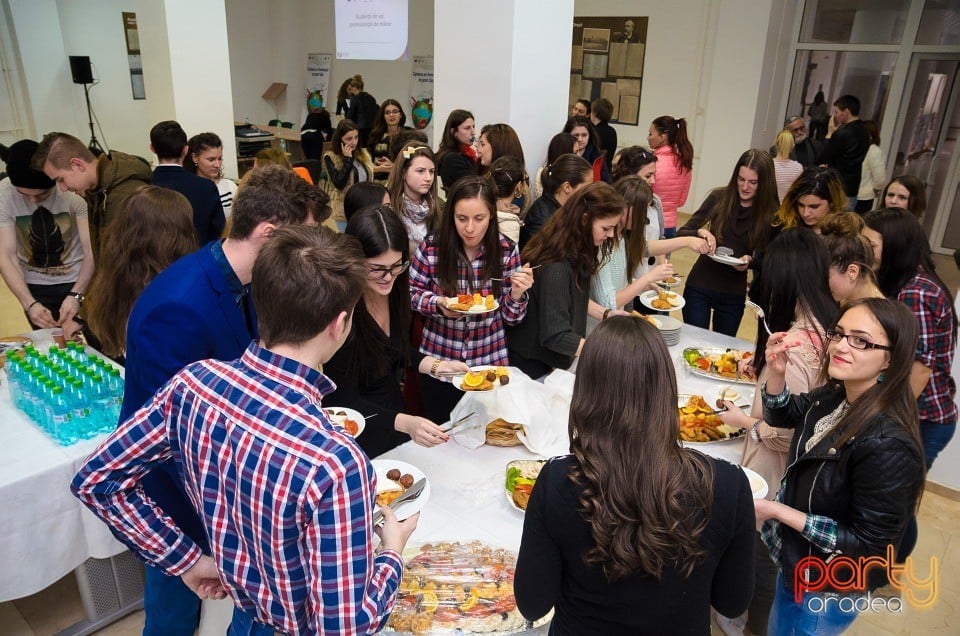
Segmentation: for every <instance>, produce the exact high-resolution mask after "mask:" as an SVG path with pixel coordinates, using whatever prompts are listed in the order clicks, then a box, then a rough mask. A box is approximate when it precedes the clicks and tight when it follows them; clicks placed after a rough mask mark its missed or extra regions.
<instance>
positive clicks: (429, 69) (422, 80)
mask: <svg viewBox="0 0 960 636" xmlns="http://www.w3.org/2000/svg"><path fill="white" fill-rule="evenodd" d="M407 109H408V110H409V111H410V119H409V120H408V122H407V124H408V125H410V126H412V127H413V128H416V129H417V130H422V131H424V132H425V133H426V134H427V139H429V140H430V146H431V147H433V126H431V125H430V124H431V123H432V122H433V56H432V55H418V56H414V58H413V67H412V70H411V74H410V103H409V104H407Z"/></svg>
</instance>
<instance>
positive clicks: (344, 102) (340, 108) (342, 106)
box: [337, 77, 353, 117]
mask: <svg viewBox="0 0 960 636" xmlns="http://www.w3.org/2000/svg"><path fill="white" fill-rule="evenodd" d="M351 80H353V78H352V77H348V78H347V79H345V80H343V84H341V85H340V88H339V89H338V90H337V117H346V116H347V113H348V112H350V93H349V92H348V91H347V89H348V88H349V87H350V81H351Z"/></svg>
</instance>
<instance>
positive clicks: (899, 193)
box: [880, 174, 927, 219]
mask: <svg viewBox="0 0 960 636" xmlns="http://www.w3.org/2000/svg"><path fill="white" fill-rule="evenodd" d="M880 203H881V204H882V205H883V206H884V207H886V208H903V209H904V210H907V211H908V212H910V214H912V215H913V216H915V217H917V218H918V219H920V218H922V217H923V213H924V212H926V210H927V188H926V186H924V185H923V181H921V180H920V179H919V178H918V177H915V176H913V175H912V174H902V175H900V176H897V177H894V178H893V179H891V180H890V183H888V184H887V187H886V188H884V189H883V194H882V195H881V197H880Z"/></svg>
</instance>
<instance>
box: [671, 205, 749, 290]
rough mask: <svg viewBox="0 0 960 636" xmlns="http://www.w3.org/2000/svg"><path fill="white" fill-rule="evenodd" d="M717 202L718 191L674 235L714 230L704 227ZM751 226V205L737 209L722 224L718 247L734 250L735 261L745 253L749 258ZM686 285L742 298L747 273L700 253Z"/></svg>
mask: <svg viewBox="0 0 960 636" xmlns="http://www.w3.org/2000/svg"><path fill="white" fill-rule="evenodd" d="M719 201H720V192H719V191H713V192H711V193H710V194H708V195H707V198H706V199H704V200H703V203H702V204H701V205H700V207H699V208H698V209H697V211H696V212H694V213H693V216H691V217H690V220H689V221H687V223H686V225H684V226H683V227H682V228H680V229H678V230H677V236H696V235H697V230H699V229H700V228H702V227H707V229H708V230H711V231H713V230H712V228H710V227H708V226H707V219H708V218H709V216H710V212H711V211H712V210H713V207H714V206H715V205H717V204H718V203H719ZM752 227H753V206H751V207H749V208H744V207H741V206H737V211H736V214H732V215H730V218H728V219H727V222H726V223H725V224H724V226H723V228H722V229H723V232H722V236H718V237H717V247H721V246H722V247H729V248H730V249H732V250H733V256H734V257H735V258H740V257H741V256H743V255H745V254H750V255H751V256H752V252H753V250H752V249H751V246H750V228H752ZM714 234H716V232H714ZM687 285H688V286H690V287H697V288H700V289H709V290H711V291H715V292H720V293H722V294H730V295H744V294H745V293H746V291H747V272H746V271H742V272H741V271H739V270H736V269H734V268H733V267H732V266H731V265H724V264H723V263H718V262H716V261H715V260H713V259H711V258H710V257H709V256H707V255H706V254H701V255H700V256H699V257H698V258H697V260H696V262H695V263H694V264H693V268H692V269H691V270H690V275H689V276H688V277H687Z"/></svg>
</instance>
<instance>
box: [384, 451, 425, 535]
mask: <svg viewBox="0 0 960 636" xmlns="http://www.w3.org/2000/svg"><path fill="white" fill-rule="evenodd" d="M370 463H371V464H373V469H374V470H375V471H376V472H377V496H376V500H375V501H376V506H375V507H374V512H376V511H377V510H379V509H380V507H381V506H388V505H390V504H391V503H392V502H393V501H394V500H395V499H396V498H397V497H399V496H400V495H402V494H403V493H404V491H405V490H406V489H407V488H409V487H410V486H412V485H413V484H414V483H416V482H417V481H419V480H420V479H426V477H427V476H426V475H424V474H423V471H422V470H420V469H419V468H417V467H416V466H414V465H413V464H408V463H407V462H402V461H400V460H397V459H371V460H370ZM429 499H430V480H429V479H427V485H426V486H424V487H423V492H422V493H420V496H419V497H417V498H416V499H412V500H410V501H406V502H404V503H401V504H400V506H399V507H398V508H397V509H396V510H395V511H394V512H396V513H397V519H399V520H400V521H403V520H404V519H408V518H410V517H412V516H413V515H415V514H417V513H418V512H420V511H421V510H423V507H424V506H425V505H427V501H428V500H429Z"/></svg>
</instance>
